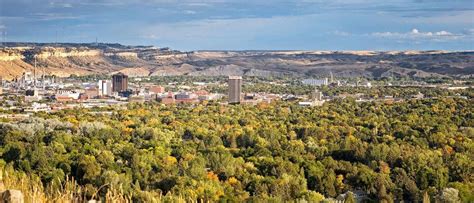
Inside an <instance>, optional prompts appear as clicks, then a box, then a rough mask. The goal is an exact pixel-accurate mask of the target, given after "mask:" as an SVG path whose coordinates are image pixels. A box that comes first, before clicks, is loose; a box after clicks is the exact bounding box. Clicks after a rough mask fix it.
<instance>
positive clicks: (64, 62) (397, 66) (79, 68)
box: [0, 43, 474, 79]
mask: <svg viewBox="0 0 474 203" xmlns="http://www.w3.org/2000/svg"><path fill="white" fill-rule="evenodd" d="M35 57H36V62H37V67H39V71H40V74H41V73H42V72H43V71H44V72H45V74H49V75H56V76H60V77H67V76H69V75H72V74H74V75H87V74H108V73H112V72H117V71H124V72H126V73H127V74H130V75H132V76H166V75H210V76H216V75H249V76H283V75H286V76H300V77H326V76H328V75H329V74H330V72H332V73H333V74H334V75H335V76H336V77H361V76H363V77H375V78H377V77H391V76H395V77H405V76H410V77H456V78H459V77H461V78H466V77H472V75H473V74H474V52H473V51H460V52H448V51H386V52H377V51H192V52H183V51H177V50H172V49H169V48H157V47H153V46H125V45H121V44H104V43H99V44H95V43H89V44H87V43H83V44H73V43H64V44H48V43H6V44H4V46H2V47H0V76H2V77H3V78H5V79H13V78H15V77H18V76H20V75H21V74H22V73H23V72H25V71H32V69H33V67H34V63H35V62H34V61H35V60H34V58H35Z"/></svg>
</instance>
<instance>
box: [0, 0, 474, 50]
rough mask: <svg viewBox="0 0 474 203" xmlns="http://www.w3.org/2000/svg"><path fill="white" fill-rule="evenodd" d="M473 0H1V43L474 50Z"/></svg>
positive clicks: (265, 48) (229, 48)
mask: <svg viewBox="0 0 474 203" xmlns="http://www.w3.org/2000/svg"><path fill="white" fill-rule="evenodd" d="M473 16H474V5H473V3H472V2H471V1H466V0H458V1H449V2H445V1H437V0H424V1H422V0H414V1H409V0H392V1H385V2H378V1H372V0H369V1H361V0H351V1H324V0H318V1H316V0H314V1H312V0H292V1H281V0H277V1H272V2H268V1H261V0H257V1H251V2H250V1H235V0H219V1H217V0H212V1H188V0H185V1H179V2H178V1H169V0H148V1H145V0H134V1H121V0H101V1H80V2H77V1H72V0H39V1H32V0H17V1H12V0H2V1H1V2H0V32H1V33H6V36H5V37H3V36H2V38H1V39H2V41H4V40H6V41H16V42H60V43H61V42H76V43H87V42H95V41H96V40H98V41H99V42H106V43H121V44H127V45H154V46H159V47H171V48H173V49H179V50H433V49H437V50H439V49H442V50H473V45H472V44H474V43H473V42H474V19H473V18H474V17H473Z"/></svg>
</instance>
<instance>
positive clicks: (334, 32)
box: [329, 30, 351, 37]
mask: <svg viewBox="0 0 474 203" xmlns="http://www.w3.org/2000/svg"><path fill="white" fill-rule="evenodd" d="M329 34H332V35H336V36H342V37H347V36H350V35H351V33H348V32H344V31H339V30H336V31H333V32H329Z"/></svg>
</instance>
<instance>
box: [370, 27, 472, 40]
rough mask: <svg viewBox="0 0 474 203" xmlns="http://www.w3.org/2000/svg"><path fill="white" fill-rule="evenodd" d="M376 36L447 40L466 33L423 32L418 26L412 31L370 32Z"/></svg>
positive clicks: (455, 38)
mask: <svg viewBox="0 0 474 203" xmlns="http://www.w3.org/2000/svg"><path fill="white" fill-rule="evenodd" d="M370 35H371V36H375V37H382V38H391V39H411V40H436V41H446V40H458V39H462V38H464V37H466V36H467V35H465V34H455V33H452V32H448V31H445V30H441V31H437V32H423V31H420V30H418V29H416V28H414V29H412V30H411V31H410V32H405V33H400V32H374V33H372V34H370Z"/></svg>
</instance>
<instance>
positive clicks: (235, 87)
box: [229, 76, 242, 104]
mask: <svg viewBox="0 0 474 203" xmlns="http://www.w3.org/2000/svg"><path fill="white" fill-rule="evenodd" d="M241 92H242V77H240V76H229V104H239V103H240V93H241Z"/></svg>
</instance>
